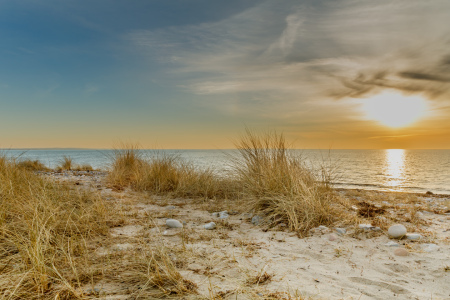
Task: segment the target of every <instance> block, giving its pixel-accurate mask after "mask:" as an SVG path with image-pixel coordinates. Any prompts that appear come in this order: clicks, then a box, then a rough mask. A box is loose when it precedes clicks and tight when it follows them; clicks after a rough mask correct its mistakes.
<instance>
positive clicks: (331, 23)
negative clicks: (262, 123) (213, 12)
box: [126, 0, 450, 121]
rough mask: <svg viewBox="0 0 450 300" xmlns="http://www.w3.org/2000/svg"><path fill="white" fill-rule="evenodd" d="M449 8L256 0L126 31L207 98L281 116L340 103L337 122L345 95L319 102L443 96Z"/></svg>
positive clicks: (449, 54)
mask: <svg viewBox="0 0 450 300" xmlns="http://www.w3.org/2000/svg"><path fill="white" fill-rule="evenodd" d="M449 10H450V2H448V1H445V0H436V1H433V2H428V1H427V2H424V1H420V0H411V1H399V2H392V1H388V0H382V1H376V2H374V1H356V0H341V1H331V0H330V1H302V2H299V1H283V2H280V1H264V2H262V3H261V4H260V5H257V6H255V7H253V8H251V9H247V10H245V11H242V12H240V13H239V14H236V15H233V16H232V17H229V18H227V19H224V20H221V21H218V22H211V23H205V24H200V25H195V26H184V27H171V28H166V29H159V30H139V31H133V32H130V33H129V34H128V35H127V36H126V39H127V41H129V42H130V41H131V43H132V44H133V45H134V46H136V47H137V48H138V49H139V51H140V53H141V54H143V55H146V56H147V58H148V59H151V60H153V61H154V60H155V58H156V59H157V61H158V63H160V64H163V65H164V66H165V67H166V74H167V75H168V79H167V80H169V81H171V82H172V83H174V84H175V85H176V86H178V87H180V88H183V89H185V90H187V91H189V92H191V93H193V94H197V95H199V96H200V97H203V98H204V99H207V100H205V101H206V102H205V105H210V106H215V107H216V108H217V109H219V110H227V107H230V106H232V107H233V110H232V111H235V112H236V111H245V112H247V113H253V114H257V113H258V114H259V116H261V117H262V116H264V115H265V114H264V113H260V112H264V111H265V112H267V111H270V112H273V111H274V110H275V111H276V113H277V114H278V115H279V116H280V117H279V118H280V119H282V118H285V116H286V115H289V116H291V117H292V118H295V116H300V115H304V114H303V112H305V111H315V110H322V113H323V115H327V113H326V111H327V109H334V110H335V112H336V108H337V107H340V109H339V110H338V111H339V113H341V115H340V118H337V119H339V120H340V121H345V120H348V119H349V118H350V119H351V118H352V117H353V116H354V114H355V109H354V108H353V107H349V106H348V103H349V102H345V101H344V102H345V103H344V104H342V105H343V106H339V105H340V104H336V106H333V108H327V107H325V106H323V105H322V104H323V103H328V104H329V103H330V100H341V101H342V99H348V98H352V97H353V98H354V97H356V98H357V97H363V96H367V95H370V94H371V93H377V92H379V91H381V90H382V89H387V88H389V89H397V90H400V91H402V92H405V93H423V94H425V95H427V96H428V97H430V98H433V99H436V100H439V99H442V98H444V96H446V95H449V87H448V84H447V83H448V82H449V78H450V76H449V75H450V73H449V70H450V51H448V50H447V49H449V42H448V41H449V40H450V29H449V28H450V21H449V20H448V14H447V12H448V11H449ZM261 95H264V96H261ZM261 99H264V100H261ZM227 101H228V102H227ZM338 102H339V101H338ZM230 103H232V105H231V104H230ZM273 103H276V105H277V107H276V109H274V108H273ZM345 105H347V106H345ZM330 107H331V106H330ZM266 114H267V113H266ZM305 117H306V118H308V116H305Z"/></svg>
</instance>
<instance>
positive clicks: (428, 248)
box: [421, 244, 439, 252]
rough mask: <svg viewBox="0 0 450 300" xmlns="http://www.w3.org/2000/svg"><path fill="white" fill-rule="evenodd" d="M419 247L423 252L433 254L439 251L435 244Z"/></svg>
mask: <svg viewBox="0 0 450 300" xmlns="http://www.w3.org/2000/svg"><path fill="white" fill-rule="evenodd" d="M421 247H422V250H423V251H425V252H433V251H435V250H438V249H439V246H438V245H436V244H422V245H421Z"/></svg>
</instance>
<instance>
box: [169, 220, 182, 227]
mask: <svg viewBox="0 0 450 300" xmlns="http://www.w3.org/2000/svg"><path fill="white" fill-rule="evenodd" d="M166 225H167V227H169V228H183V224H181V222H180V221H178V220H175V219H167V220H166Z"/></svg>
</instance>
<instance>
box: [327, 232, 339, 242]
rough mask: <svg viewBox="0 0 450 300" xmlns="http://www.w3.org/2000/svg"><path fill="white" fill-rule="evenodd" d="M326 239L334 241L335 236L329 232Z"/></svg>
mask: <svg viewBox="0 0 450 300" xmlns="http://www.w3.org/2000/svg"><path fill="white" fill-rule="evenodd" d="M328 240H329V241H330V242H334V241H335V240H337V236H336V235H335V234H333V233H332V234H330V235H329V236H328Z"/></svg>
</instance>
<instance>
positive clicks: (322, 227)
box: [317, 225, 328, 230]
mask: <svg viewBox="0 0 450 300" xmlns="http://www.w3.org/2000/svg"><path fill="white" fill-rule="evenodd" d="M317 228H319V229H320V230H328V227H327V226H323V225H320V226H319V227H317Z"/></svg>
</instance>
